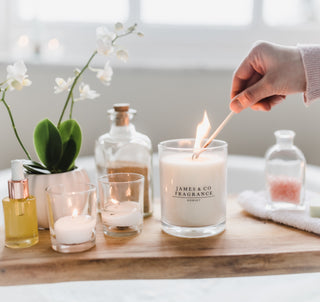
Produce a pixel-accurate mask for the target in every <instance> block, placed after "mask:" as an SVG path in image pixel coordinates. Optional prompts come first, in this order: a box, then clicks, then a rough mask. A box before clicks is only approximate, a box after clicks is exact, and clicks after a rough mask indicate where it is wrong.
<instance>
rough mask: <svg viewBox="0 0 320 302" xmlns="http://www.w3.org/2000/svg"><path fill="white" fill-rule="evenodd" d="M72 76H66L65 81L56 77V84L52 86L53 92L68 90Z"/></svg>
mask: <svg viewBox="0 0 320 302" xmlns="http://www.w3.org/2000/svg"><path fill="white" fill-rule="evenodd" d="M73 80H74V78H68V79H67V81H65V80H64V79H63V78H56V80H55V81H56V84H57V86H54V93H56V94H57V93H60V92H63V91H67V90H69V88H70V86H71V85H72V83H73Z"/></svg>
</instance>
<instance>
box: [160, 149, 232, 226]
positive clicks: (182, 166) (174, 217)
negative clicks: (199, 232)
mask: <svg viewBox="0 0 320 302" xmlns="http://www.w3.org/2000/svg"><path fill="white" fill-rule="evenodd" d="M160 177H161V200H162V208H161V211H162V218H163V221H165V222H167V223H169V224H171V225H176V226H182V227H202V226H209V225H217V224H219V223H222V222H224V221H225V215H226V213H225V212H226V204H225V202H226V158H225V157H224V156H223V155H222V154H221V155H220V154H212V153H209V152H207V153H205V152H204V153H202V154H201V155H200V157H199V158H198V159H195V160H192V153H190V154H187V153H175V154H168V155H166V156H163V157H162V158H161V160H160Z"/></svg>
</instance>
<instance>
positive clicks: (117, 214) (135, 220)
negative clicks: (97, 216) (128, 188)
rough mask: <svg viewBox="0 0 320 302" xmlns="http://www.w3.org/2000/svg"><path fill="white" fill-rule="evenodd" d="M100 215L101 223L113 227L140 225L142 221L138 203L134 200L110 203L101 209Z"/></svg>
mask: <svg viewBox="0 0 320 302" xmlns="http://www.w3.org/2000/svg"><path fill="white" fill-rule="evenodd" d="M101 216H102V222H103V224H105V225H108V226H113V227H128V226H132V225H140V224H141V223H142V221H143V217H142V213H141V209H140V206H139V203H138V202H134V201H123V202H119V203H116V204H111V205H109V206H107V208H106V210H104V211H101Z"/></svg>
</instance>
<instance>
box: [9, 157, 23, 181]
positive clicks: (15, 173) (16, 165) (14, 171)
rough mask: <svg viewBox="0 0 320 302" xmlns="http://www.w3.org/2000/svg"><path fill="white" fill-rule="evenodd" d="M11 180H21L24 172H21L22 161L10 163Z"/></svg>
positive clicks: (16, 160)
mask: <svg viewBox="0 0 320 302" xmlns="http://www.w3.org/2000/svg"><path fill="white" fill-rule="evenodd" d="M11 179H12V180H23V179H25V177H24V171H23V160H21V159H15V160H12V161H11Z"/></svg>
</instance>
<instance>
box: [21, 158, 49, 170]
mask: <svg viewBox="0 0 320 302" xmlns="http://www.w3.org/2000/svg"><path fill="white" fill-rule="evenodd" d="M24 165H25V166H28V167H33V168H37V169H40V170H48V169H47V168H46V167H45V166H43V165H41V164H40V163H37V162H36V161H33V160H25V161H24Z"/></svg>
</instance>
